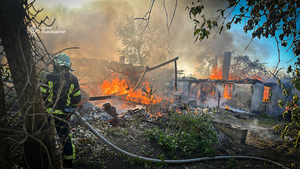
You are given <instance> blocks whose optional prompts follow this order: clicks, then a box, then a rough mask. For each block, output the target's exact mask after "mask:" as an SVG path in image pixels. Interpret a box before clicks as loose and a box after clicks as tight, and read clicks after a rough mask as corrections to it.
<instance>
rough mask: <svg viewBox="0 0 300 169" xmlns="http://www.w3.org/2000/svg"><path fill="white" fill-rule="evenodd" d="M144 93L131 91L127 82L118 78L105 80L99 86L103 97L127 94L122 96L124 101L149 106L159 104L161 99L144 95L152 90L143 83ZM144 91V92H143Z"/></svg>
mask: <svg viewBox="0 0 300 169" xmlns="http://www.w3.org/2000/svg"><path fill="white" fill-rule="evenodd" d="M143 85H144V87H145V88H144V91H142V89H137V90H135V91H133V89H132V88H133V87H132V86H130V84H129V83H128V81H125V80H124V79H123V80H119V78H118V77H116V78H114V79H112V80H111V81H108V80H105V81H104V82H103V84H102V85H100V88H101V91H102V92H103V94H104V95H111V94H116V95H124V94H127V96H124V97H125V99H126V100H129V101H133V102H137V103H141V104H145V105H149V104H155V103H159V102H160V101H161V100H162V99H161V98H159V97H154V96H153V95H152V94H151V95H146V93H151V91H152V88H151V87H149V86H150V84H149V83H148V82H144V83H143ZM145 91H146V92H145Z"/></svg>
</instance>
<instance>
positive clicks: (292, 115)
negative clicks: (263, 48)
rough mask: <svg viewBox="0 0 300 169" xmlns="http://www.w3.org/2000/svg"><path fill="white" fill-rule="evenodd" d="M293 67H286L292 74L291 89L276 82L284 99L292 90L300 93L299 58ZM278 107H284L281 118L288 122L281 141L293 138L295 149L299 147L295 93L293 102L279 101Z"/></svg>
mask: <svg viewBox="0 0 300 169" xmlns="http://www.w3.org/2000/svg"><path fill="white" fill-rule="evenodd" d="M295 66H296V67H297V68H295V69H292V67H291V66H289V67H288V70H287V73H293V76H294V78H293V80H292V81H291V83H292V84H293V86H292V87H291V88H288V87H286V86H285V84H283V83H281V81H280V80H278V81H277V82H278V84H279V85H280V86H281V88H282V94H283V95H284V96H286V97H288V96H290V95H292V93H291V92H290V91H291V90H292V89H294V90H297V91H298V92H300V69H299V67H300V58H297V62H296V63H295ZM278 102H279V106H280V107H281V108H283V107H285V106H286V107H285V108H286V109H285V111H284V112H283V114H282V115H283V117H284V118H288V120H290V123H286V124H285V127H284V129H283V130H282V131H281V138H282V140H284V141H286V139H288V138H290V137H292V138H293V144H294V146H295V147H296V148H299V147H300V107H299V97H298V95H297V93H296V92H295V93H294V95H293V100H292V101H290V102H286V103H285V102H284V101H283V100H279V101H278ZM274 129H275V130H276V129H279V126H278V125H277V126H275V127H274Z"/></svg>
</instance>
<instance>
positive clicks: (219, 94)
mask: <svg viewBox="0 0 300 169" xmlns="http://www.w3.org/2000/svg"><path fill="white" fill-rule="evenodd" d="M220 98H221V93H220V92H219V91H218V110H220Z"/></svg>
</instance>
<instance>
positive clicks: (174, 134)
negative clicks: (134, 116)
mask: <svg viewBox="0 0 300 169" xmlns="http://www.w3.org/2000/svg"><path fill="white" fill-rule="evenodd" d="M145 136H146V137H147V139H148V140H152V141H155V142H156V143H157V144H158V145H160V146H161V147H163V148H164V149H165V150H167V152H168V155H169V156H170V157H173V158H174V159H176V158H177V157H176V155H175V154H178V155H180V154H183V155H190V154H191V153H192V152H194V151H198V153H199V156H205V155H209V154H211V153H212V152H214V150H213V149H212V147H211V146H212V144H214V143H217V137H216V132H215V131H214V129H213V126H212V124H211V118H210V116H209V115H207V114H201V113H198V114H194V113H192V112H188V113H186V114H179V113H176V112H172V113H171V115H170V117H169V120H168V121H167V122H166V123H165V124H164V123H162V127H160V128H159V127H154V128H152V129H148V130H146V131H145Z"/></svg>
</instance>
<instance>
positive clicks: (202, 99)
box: [173, 52, 291, 115]
mask: <svg viewBox="0 0 300 169" xmlns="http://www.w3.org/2000/svg"><path fill="white" fill-rule="evenodd" d="M230 57H231V53H230V52H225V53H224V61H223V69H222V78H219V79H210V78H207V79H196V78H191V77H183V78H180V79H178V91H179V92H181V97H180V99H181V101H182V102H188V101H191V100H195V101H197V104H198V106H209V107H217V106H220V107H221V108H222V107H223V108H224V107H230V108H233V109H236V110H238V111H241V112H251V113H257V114H260V113H262V112H266V113H268V114H271V115H279V114H281V113H282V112H283V111H284V109H282V108H280V107H279V105H278V100H284V101H289V100H291V98H288V97H285V96H283V95H282V89H281V87H280V86H279V85H278V84H277V83H276V82H263V81H262V80H261V79H258V78H247V79H235V80H229V68H230ZM173 83H174V82H173Z"/></svg>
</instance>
